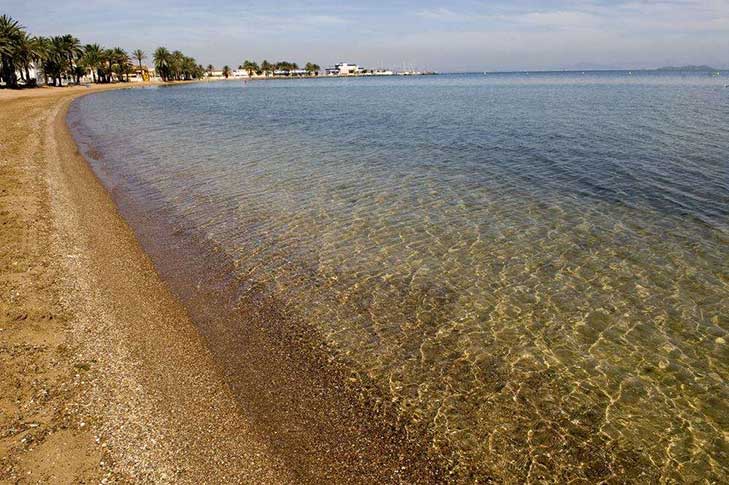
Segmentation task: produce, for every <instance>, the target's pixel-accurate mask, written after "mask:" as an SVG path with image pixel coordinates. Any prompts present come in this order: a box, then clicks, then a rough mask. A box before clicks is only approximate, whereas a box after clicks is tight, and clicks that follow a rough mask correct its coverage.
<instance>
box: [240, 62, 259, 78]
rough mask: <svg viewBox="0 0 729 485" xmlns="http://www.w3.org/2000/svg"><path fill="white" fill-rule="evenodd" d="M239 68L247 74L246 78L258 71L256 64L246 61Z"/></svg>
mask: <svg viewBox="0 0 729 485" xmlns="http://www.w3.org/2000/svg"><path fill="white" fill-rule="evenodd" d="M241 68H242V69H243V70H244V71H246V72H247V73H248V77H253V73H254V72H257V71H258V64H256V63H255V62H253V61H249V60H247V59H246V60H245V62H243V65H242V66H241Z"/></svg>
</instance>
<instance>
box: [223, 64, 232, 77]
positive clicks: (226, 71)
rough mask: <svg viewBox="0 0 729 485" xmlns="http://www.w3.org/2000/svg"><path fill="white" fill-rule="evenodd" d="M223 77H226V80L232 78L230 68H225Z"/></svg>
mask: <svg viewBox="0 0 729 485" xmlns="http://www.w3.org/2000/svg"><path fill="white" fill-rule="evenodd" d="M223 76H225V79H228V78H229V77H230V66H223Z"/></svg>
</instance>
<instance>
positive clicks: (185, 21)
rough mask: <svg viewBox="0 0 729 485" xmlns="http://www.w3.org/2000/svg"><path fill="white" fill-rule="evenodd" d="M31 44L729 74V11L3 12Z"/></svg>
mask: <svg viewBox="0 0 729 485" xmlns="http://www.w3.org/2000/svg"><path fill="white" fill-rule="evenodd" d="M0 13H8V14H10V15H11V16H13V17H15V18H17V19H19V20H20V21H21V23H23V24H24V25H25V26H26V27H28V28H29V29H30V30H31V31H32V32H33V33H35V34H43V35H50V34H62V33H73V34H75V35H76V36H77V37H79V38H80V39H81V40H82V42H84V43H88V42H99V43H101V44H103V45H106V46H117V45H118V46H121V47H123V48H125V49H127V50H132V49H136V48H141V49H143V50H145V51H147V52H151V51H152V50H154V48H155V47H157V46H159V45H165V46H167V47H168V48H171V49H180V50H182V51H184V52H185V53H186V54H189V55H192V56H194V57H195V58H197V60H198V61H199V62H200V63H202V64H205V65H207V64H209V63H212V64H214V65H216V66H222V65H223V64H229V65H231V66H237V65H238V64H240V63H242V62H243V60H244V59H246V58H252V59H254V60H256V61H258V62H260V61H261V60H262V59H264V58H267V59H268V60H271V61H272V60H282V59H286V60H291V61H295V62H298V63H300V64H302V63H305V62H306V61H312V62H316V63H318V64H320V65H321V66H322V67H324V66H326V65H329V64H333V63H334V62H336V61H339V60H344V61H349V62H356V63H359V64H360V65H364V66H366V67H394V68H398V67H402V66H403V65H405V66H412V67H418V68H421V69H423V68H428V69H435V70H439V71H468V70H476V71H483V70H510V69H552V68H588V67H592V66H604V67H613V66H615V67H628V68H638V67H658V66H662V65H676V64H710V65H714V66H717V67H729V0H665V1H649V0H632V1H619V0H592V1H589V0H545V1H536V0H511V1H508V0H495V1H470V0H452V1H450V2H434V1H419V2H415V1H401V0H393V1H389V2H386V1H383V2H375V1H353V0H341V1H329V0H312V1H306V2H292V1H278V2H277V1H259V0H251V1H233V0H212V1H193V0H186V1H178V2H174V1H171V0H101V1H94V0H65V1H58V0H55V1H43V0H3V1H2V4H0Z"/></svg>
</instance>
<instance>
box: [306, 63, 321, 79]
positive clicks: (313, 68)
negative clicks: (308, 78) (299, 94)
mask: <svg viewBox="0 0 729 485" xmlns="http://www.w3.org/2000/svg"><path fill="white" fill-rule="evenodd" d="M304 69H305V70H306V72H308V73H309V75H314V76H318V75H319V71H321V67H319V65H318V64H312V63H311V62H307V63H306V66H304Z"/></svg>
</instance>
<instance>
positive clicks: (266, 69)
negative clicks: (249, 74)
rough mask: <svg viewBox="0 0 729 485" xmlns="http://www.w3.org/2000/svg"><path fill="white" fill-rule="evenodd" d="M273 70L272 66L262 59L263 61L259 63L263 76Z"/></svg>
mask: <svg viewBox="0 0 729 485" xmlns="http://www.w3.org/2000/svg"><path fill="white" fill-rule="evenodd" d="M273 69H274V66H273V64H271V63H270V62H268V61H267V60H265V59H264V61H263V62H262V63H261V71H262V72H263V75H264V76H268V74H269V73H270V72H271V71H273Z"/></svg>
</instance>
